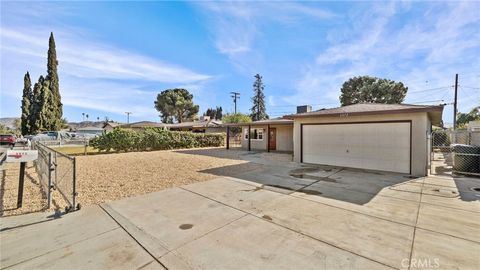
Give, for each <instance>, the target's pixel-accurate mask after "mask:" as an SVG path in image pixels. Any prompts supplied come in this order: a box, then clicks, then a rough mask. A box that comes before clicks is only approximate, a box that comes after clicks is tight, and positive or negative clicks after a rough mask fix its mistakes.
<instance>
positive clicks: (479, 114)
mask: <svg viewBox="0 0 480 270" xmlns="http://www.w3.org/2000/svg"><path fill="white" fill-rule="evenodd" d="M470 121H480V106H478V107H475V108H473V109H472V110H471V111H470V112H468V113H461V112H459V113H457V127H458V128H466V127H467V125H468V122H470Z"/></svg>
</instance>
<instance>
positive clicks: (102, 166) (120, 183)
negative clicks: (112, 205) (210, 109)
mask: <svg viewBox="0 0 480 270" xmlns="http://www.w3.org/2000/svg"><path fill="white" fill-rule="evenodd" d="M240 153H241V151H235V150H229V151H226V150H224V149H220V148H208V149H202V150H201V151H198V149H192V150H168V151H152V152H130V153H115V154H101V155H91V156H77V157H76V159H77V192H78V197H77V202H79V203H80V204H81V205H82V206H87V205H92V204H99V203H103V202H107V201H113V200H118V199H120V198H125V197H130V196H135V195H141V194H145V193H150V192H155V191H159V190H163V189H166V188H171V187H175V186H181V185H186V184H191V183H194V182H200V181H206V180H209V179H213V178H215V177H218V175H215V174H211V173H208V171H213V169H220V168H225V170H229V172H231V173H235V169H237V170H245V168H246V166H248V167H251V166H254V164H252V163H249V164H247V163H248V161H245V160H242V159H241V158H239V155H240ZM239 164H244V166H234V165H239ZM250 165H251V166H250ZM255 166H258V164H257V165H255ZM18 167H19V165H18V164H6V165H5V168H6V171H5V174H4V175H5V176H4V177H2V178H1V189H0V199H1V200H0V203H1V205H0V216H10V215H18V214H22V213H30V212H37V211H44V210H46V209H45V208H46V199H45V198H44V197H43V195H42V192H41V187H40V185H39V182H38V178H37V175H36V173H35V169H34V167H33V164H30V163H29V164H28V165H27V167H28V169H27V177H26V178H25V191H24V204H23V207H22V208H21V209H13V210H12V208H15V206H16V201H17V197H16V196H17V188H18V172H19V169H18ZM65 205H66V204H65V203H64V202H63V200H62V198H61V197H60V196H59V195H58V192H54V196H53V201H52V208H51V209H50V210H52V209H60V210H63V208H64V207H65ZM9 209H10V210H9Z"/></svg>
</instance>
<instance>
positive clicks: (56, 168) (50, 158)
mask: <svg viewBox="0 0 480 270" xmlns="http://www.w3.org/2000/svg"><path fill="white" fill-rule="evenodd" d="M32 147H33V148H34V149H36V150H38V159H37V161H35V169H36V171H37V174H38V176H39V178H40V183H41V185H42V188H44V192H45V195H46V197H47V199H48V207H49V208H50V206H51V203H52V198H53V193H54V192H57V193H58V194H59V196H58V198H61V199H62V200H63V201H64V203H65V205H67V206H66V207H65V211H66V212H70V211H75V210H77V209H79V208H80V205H79V204H77V202H76V197H77V192H76V159H75V157H71V156H68V155H65V154H63V153H61V152H58V151H56V150H55V149H53V148H50V147H49V146H47V145H45V144H44V143H43V142H34V143H33V144H32Z"/></svg>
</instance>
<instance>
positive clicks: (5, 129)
mask: <svg viewBox="0 0 480 270" xmlns="http://www.w3.org/2000/svg"><path fill="white" fill-rule="evenodd" d="M12 133H13V132H12V130H11V129H9V128H8V127H6V126H5V125H3V124H0V134H12Z"/></svg>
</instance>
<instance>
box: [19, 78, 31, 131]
mask: <svg viewBox="0 0 480 270" xmlns="http://www.w3.org/2000/svg"><path fill="white" fill-rule="evenodd" d="M32 99H33V92H32V81H31V80H30V74H29V73H28V72H27V73H26V74H25V76H24V78H23V95H22V116H21V117H20V121H21V124H20V131H21V133H22V135H27V134H30V132H31V127H30V122H31V121H30V118H31V117H32V116H31V107H32Z"/></svg>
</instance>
